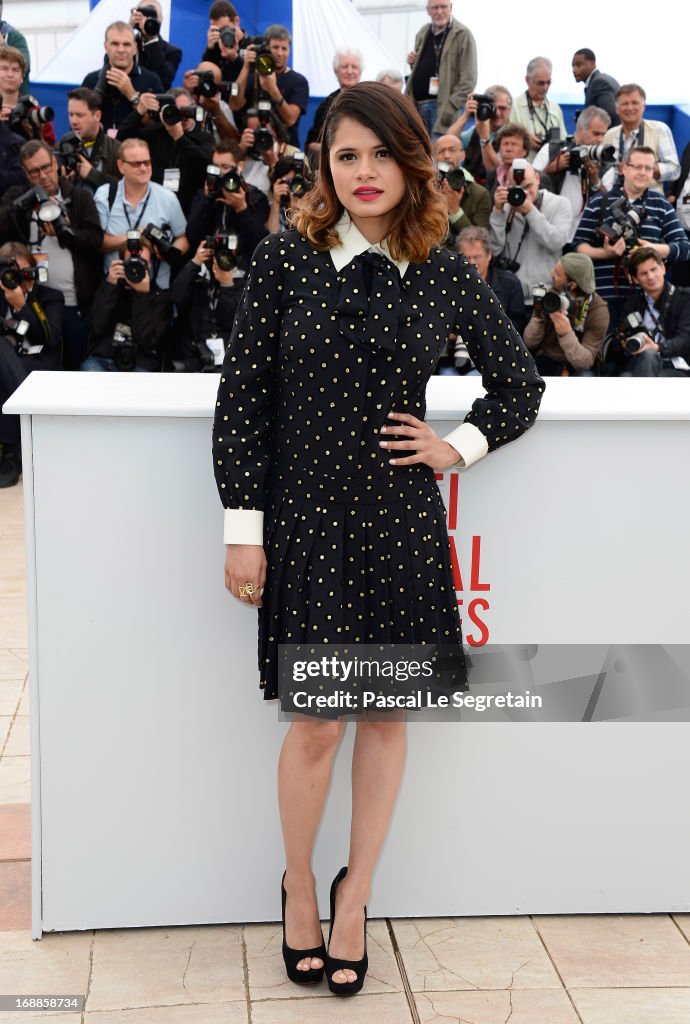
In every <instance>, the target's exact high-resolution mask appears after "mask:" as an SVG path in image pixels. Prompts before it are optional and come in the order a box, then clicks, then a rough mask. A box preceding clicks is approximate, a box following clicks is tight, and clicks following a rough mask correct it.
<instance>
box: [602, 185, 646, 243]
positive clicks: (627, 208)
mask: <svg viewBox="0 0 690 1024" xmlns="http://www.w3.org/2000/svg"><path fill="white" fill-rule="evenodd" d="M646 219H647V211H646V210H645V208H644V206H638V205H634V204H632V203H631V202H630V200H629V199H628V198H627V197H626V196H619V198H618V199H616V200H614V202H613V203H611V205H610V207H609V219H608V220H606V221H605V222H604V223H603V224H600V225H599V226H598V227H597V228H595V230H596V233H597V234H598V235H601V237H602V238H608V240H609V242H610V244H611V245H615V243H616V242H617V241H618V239H619V238H622V239H624V241H625V248H626V252H627V251H629V250H630V249H632V247H633V246H634V245H637V243H638V242H639V230H640V227H641V226H642V224H643V223H644V222H645V220H646Z"/></svg>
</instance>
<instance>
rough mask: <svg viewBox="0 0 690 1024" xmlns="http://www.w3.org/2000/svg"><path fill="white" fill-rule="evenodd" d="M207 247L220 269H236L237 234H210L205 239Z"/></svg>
mask: <svg viewBox="0 0 690 1024" xmlns="http://www.w3.org/2000/svg"><path fill="white" fill-rule="evenodd" d="M204 244H205V246H206V248H207V249H210V250H211V252H212V253H213V258H214V259H215V261H216V263H217V264H218V268H219V269H220V270H234V269H235V267H236V266H237V235H208V236H207V237H206V239H205V240H204Z"/></svg>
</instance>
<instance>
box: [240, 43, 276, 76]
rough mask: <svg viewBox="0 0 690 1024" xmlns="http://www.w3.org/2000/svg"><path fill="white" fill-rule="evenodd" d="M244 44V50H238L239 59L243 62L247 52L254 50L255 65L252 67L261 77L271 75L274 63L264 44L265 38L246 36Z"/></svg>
mask: <svg viewBox="0 0 690 1024" xmlns="http://www.w3.org/2000/svg"><path fill="white" fill-rule="evenodd" d="M245 43H246V45H245V49H243V50H240V57H242V59H243V60H244V56H245V53H246V51H247V50H256V63H255V65H254V67H255V68H256V70H257V71H258V72H259V74H260V75H261V76H266V75H272V74H273V72H274V71H275V69H276V62H275V60H274V59H273V54H272V53H271V48H270V46H269V45H268V43H267V42H266V37H265V36H247V37H246V38H245Z"/></svg>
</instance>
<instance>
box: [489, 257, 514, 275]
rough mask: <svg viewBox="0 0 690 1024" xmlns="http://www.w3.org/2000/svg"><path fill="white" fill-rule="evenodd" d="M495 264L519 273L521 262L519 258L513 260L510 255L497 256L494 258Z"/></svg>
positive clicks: (499, 267)
mask: <svg viewBox="0 0 690 1024" xmlns="http://www.w3.org/2000/svg"><path fill="white" fill-rule="evenodd" d="M492 262H493V265H494V266H495V267H498V269H499V270H509V271H510V273H511V274H517V272H518V270H519V269H520V264H519V263H518V261H517V260H511V258H510V257H509V256H504V255H501V256H496V257H494V259H493V261H492Z"/></svg>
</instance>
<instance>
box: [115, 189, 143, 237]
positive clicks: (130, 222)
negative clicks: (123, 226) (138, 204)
mask: <svg viewBox="0 0 690 1024" xmlns="http://www.w3.org/2000/svg"><path fill="white" fill-rule="evenodd" d="M113 184H114V185H115V189H116V190H117V182H113ZM150 198H151V189H149V191H148V194H147V196H146V199H145V200H144V205H143V206H142V208H141V209H140V210H139V216H138V217H137V219H136V221H135V222H134V224H132V221H131V220H130V216H129V210H128V209H127V203H126V202H125V190H124V188H123V190H122V209H123V210H124V211H125V217H126V218H127V223H128V225H129V230H130V231H136V230H137V228H138V227H139V225H140V224H141V220H142V217H143V216H144V213H145V212H146V207H147V206H148V205H149V199H150Z"/></svg>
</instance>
